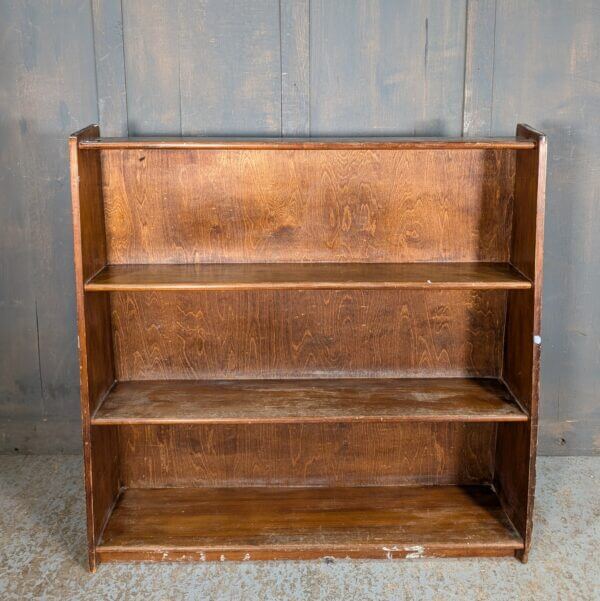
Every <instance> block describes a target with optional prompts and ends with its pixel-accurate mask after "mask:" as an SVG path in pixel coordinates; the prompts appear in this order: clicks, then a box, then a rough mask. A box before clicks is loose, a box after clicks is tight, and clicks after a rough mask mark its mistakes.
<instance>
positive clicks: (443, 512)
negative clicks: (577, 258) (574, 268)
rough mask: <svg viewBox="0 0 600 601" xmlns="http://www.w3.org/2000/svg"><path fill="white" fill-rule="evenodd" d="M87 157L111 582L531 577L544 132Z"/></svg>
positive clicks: (87, 383) (161, 149)
mask: <svg viewBox="0 0 600 601" xmlns="http://www.w3.org/2000/svg"><path fill="white" fill-rule="evenodd" d="M69 149H70V157H71V192H72V193H71V198H72V202H73V234H74V249H75V274H76V290H77V311H78V325H79V329H78V338H79V340H80V344H79V351H80V370H81V383H82V385H81V414H82V416H83V429H82V431H83V442H84V447H85V449H86V453H85V457H84V459H85V461H84V464H85V478H86V485H85V490H86V503H87V528H88V554H89V563H90V569H91V570H92V571H93V570H95V569H96V567H97V565H98V562H100V561H130V560H149V561H183V560H190V561H193V560H196V561H204V560H225V559H227V560H247V559H251V560H254V559H310V558H323V557H326V556H332V557H340V558H344V557H354V558H360V557H372V558H386V557H387V558H397V557H398V558H400V557H427V556H494V555H515V556H516V557H517V558H519V559H521V560H523V561H526V560H527V556H528V552H529V547H530V544H531V524H532V521H533V513H532V508H533V497H534V478H533V475H534V474H535V452H536V428H535V425H536V423H537V419H538V401H539V378H538V374H539V365H540V350H541V345H540V344H539V342H538V341H539V340H540V327H541V322H540V315H541V313H540V309H541V290H542V255H543V252H542V249H543V224H544V185H545V179H546V139H545V136H544V135H543V134H542V133H540V132H537V131H535V130H534V129H532V128H531V127H529V126H526V125H522V124H521V125H518V126H517V129H516V136H515V137H512V138H486V139H469V138H451V139H448V138H394V137H384V138H335V139H333V138H302V139H290V138H188V137H173V138H171V137H151V138H103V137H102V136H101V134H100V128H99V127H98V126H95V125H92V126H88V127H86V128H85V129H83V130H81V131H79V132H77V133H75V134H73V136H71V138H70V141H69ZM113 150H114V152H112V151H113ZM144 292H146V293H144ZM404 376H410V377H404ZM444 376H447V377H444ZM223 377H225V378H230V379H228V380H216V379H210V378H223ZM186 378H204V379H195V380H192V379H186ZM253 378H264V379H260V380H259V379H253ZM309 378H310V379H309ZM242 487H244V488H242ZM264 487H267V488H264Z"/></svg>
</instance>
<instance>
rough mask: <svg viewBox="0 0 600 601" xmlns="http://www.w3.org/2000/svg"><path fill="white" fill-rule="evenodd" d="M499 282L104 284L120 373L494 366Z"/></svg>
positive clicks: (485, 370)
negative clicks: (404, 286)
mask: <svg viewBox="0 0 600 601" xmlns="http://www.w3.org/2000/svg"><path fill="white" fill-rule="evenodd" d="M505 303H506V292H504V291H461V290H434V291H422V290H359V291H355V290H344V291H342V290H331V291H320V290H318V291H315V290H258V291H225V292H220V291H205V290H200V291H183V292H178V291H157V292H114V293H111V304H112V323H113V340H114V348H115V369H116V375H117V379H119V380H156V379H160V380H162V379H173V378H174V379H198V378H303V377H325V378H327V377H379V376H386V377H410V376H419V375H424V374H427V375H429V376H432V377H437V376H465V375H471V376H484V377H485V376H489V377H496V376H498V375H499V374H500V371H501V365H502V353H503V348H502V347H503V342H502V337H503V332H504V311H505Z"/></svg>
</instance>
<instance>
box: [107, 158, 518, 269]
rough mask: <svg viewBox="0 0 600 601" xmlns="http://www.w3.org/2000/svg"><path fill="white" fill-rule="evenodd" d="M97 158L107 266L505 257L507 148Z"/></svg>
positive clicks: (509, 179)
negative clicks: (101, 174)
mask: <svg viewBox="0 0 600 601" xmlns="http://www.w3.org/2000/svg"><path fill="white" fill-rule="evenodd" d="M101 155H102V169H103V192H104V202H105V214H106V231H107V241H108V262H109V263H111V264H121V263H125V264H127V263H221V262H234V263H264V262H269V263H273V262H281V263H286V262H327V261H329V262H338V261H342V262H397V263H402V262H414V261H442V262H447V261H465V262H466V261H491V262H496V261H498V262H505V261H507V260H508V256H509V243H510V229H509V228H510V224H511V219H512V198H513V185H514V152H512V151H505V150H502V151H501V150H483V151H469V152H458V153H457V152H451V151H449V150H446V151H429V152H422V151H410V150H408V151H401V152H400V151H398V152H388V151H379V152H376V151H364V150H357V151H349V150H343V151H339V152H336V151H331V150H327V151H317V150H314V151H310V152H308V151H306V152H301V151H294V152H282V151H281V150H264V151H259V150H222V151H216V150H214V151H210V152H209V151H206V152H198V151H195V150H172V151H168V152H165V151H164V150H157V149H152V150H133V151H126V150H111V151H102V152H101Z"/></svg>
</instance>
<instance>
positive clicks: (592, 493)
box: [0, 456, 600, 601]
mask: <svg viewBox="0 0 600 601" xmlns="http://www.w3.org/2000/svg"><path fill="white" fill-rule="evenodd" d="M538 465H539V468H538V501H537V506H536V524H535V533H534V544H533V550H532V552H531V558H530V561H529V563H528V564H526V565H523V564H521V563H519V562H518V561H516V560H514V559H480V560H456V559H453V560H441V559H438V560H433V559H429V560H426V559H420V560H400V561H350V560H347V561H337V562H334V563H325V562H320V561H319V562H263V563H260V562H257V563H252V562H249V563H208V564H145V565H144V564H130V565H115V564H105V565H101V566H100V568H99V570H98V572H97V573H96V574H89V573H88V572H87V570H86V567H85V528H84V524H85V521H84V502H83V491H82V484H81V470H82V467H81V461H80V459H79V458H78V457H72V456H35V457H34V456H28V457H24V456H21V457H18V456H17V457H15V456H0V599H2V600H3V601H4V600H6V601H7V600H12V599H18V600H19V601H20V600H25V599H47V600H52V599H57V600H64V599H126V600H127V601H133V600H135V599H144V600H145V601H147V600H151V599H169V600H171V599H173V600H175V599H202V600H204V599H236V600H237V599H244V600H246V599H247V600H253V601H254V600H257V601H263V600H265V601H266V600H269V599H278V600H279V599H286V600H287V599H310V600H313V599H325V600H334V599H335V600H338V599H344V600H345V601H349V600H353V599H360V600H361V601H363V600H368V599H377V600H378V601H382V600H385V599H394V600H397V599H418V600H427V599H443V600H446V599H460V600H461V601H466V600H471V599H477V600H483V599H493V600H494V601H499V600H504V599H506V600H511V601H513V600H516V599H527V600H529V599H540V600H544V601H551V600H553V599H556V600H560V601H565V600H570V599H577V600H588V599H589V600H592V599H596V600H599V599H600V562H599V561H598V552H599V551H600V549H599V545H600V494H599V493H600V488H599V483H600V458H592V457H583V458H547V457H545V458H541V459H540V460H539V464H538Z"/></svg>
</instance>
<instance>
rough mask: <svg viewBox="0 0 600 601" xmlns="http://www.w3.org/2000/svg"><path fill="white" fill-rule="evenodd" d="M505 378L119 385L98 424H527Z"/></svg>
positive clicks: (101, 409)
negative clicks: (359, 422) (505, 384)
mask: <svg viewBox="0 0 600 601" xmlns="http://www.w3.org/2000/svg"><path fill="white" fill-rule="evenodd" d="M527 419H528V417H527V415H526V414H525V413H523V411H522V410H521V409H520V408H519V406H518V405H517V404H516V403H515V402H514V400H513V398H512V396H511V394H510V393H509V391H508V390H507V389H506V388H505V387H504V385H503V384H502V383H501V382H499V381H498V380H494V379H482V378H479V379H470V378H435V379H431V378H427V379H419V378H415V379H392V380H385V379H369V380H363V379H345V380H213V381H188V380H179V381H173V380H169V381H150V382H118V383H117V384H116V385H115V387H114V388H113V389H112V390H111V392H110V393H109V394H108V396H107V398H106V399H105V401H104V403H102V405H100V407H99V409H98V410H97V411H96V414H95V415H94V416H93V418H92V424H93V425H97V426H101V425H114V424H175V423H308V422H315V423H319V422H326V421H331V422H352V421H411V420H412V421H463V422H482V421H487V422H507V421H527Z"/></svg>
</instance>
